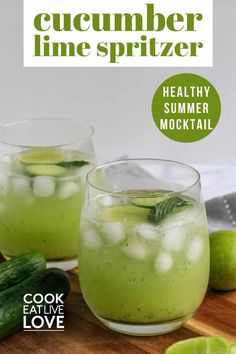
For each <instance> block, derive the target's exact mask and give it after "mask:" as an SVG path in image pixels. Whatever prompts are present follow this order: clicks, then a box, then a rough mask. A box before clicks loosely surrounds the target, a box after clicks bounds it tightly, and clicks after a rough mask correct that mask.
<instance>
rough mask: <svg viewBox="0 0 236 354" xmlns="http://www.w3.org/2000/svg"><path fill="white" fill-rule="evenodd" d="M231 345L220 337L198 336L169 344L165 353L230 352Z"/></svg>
mask: <svg viewBox="0 0 236 354" xmlns="http://www.w3.org/2000/svg"><path fill="white" fill-rule="evenodd" d="M230 350H231V345H230V343H229V342H228V341H227V340H226V339H224V338H222V337H198V338H192V339H187V340H184V341H181V342H177V343H175V344H173V345H171V346H170V347H169V348H168V349H167V350H166V351H165V354H230Z"/></svg>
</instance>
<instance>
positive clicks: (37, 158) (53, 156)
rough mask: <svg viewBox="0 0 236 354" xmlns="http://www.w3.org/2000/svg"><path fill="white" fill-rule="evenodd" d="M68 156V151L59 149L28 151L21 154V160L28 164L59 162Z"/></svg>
mask: <svg viewBox="0 0 236 354" xmlns="http://www.w3.org/2000/svg"><path fill="white" fill-rule="evenodd" d="M65 158H66V153H65V152H64V151H59V150H44V151H27V152H23V153H22V154H20V160H21V162H23V163H24V164H26V165H38V164H44V165H45V164H58V163H60V162H63V161H64V160H65Z"/></svg>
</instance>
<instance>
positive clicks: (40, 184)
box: [33, 176, 55, 197]
mask: <svg viewBox="0 0 236 354" xmlns="http://www.w3.org/2000/svg"><path fill="white" fill-rule="evenodd" d="M54 191H55V181H54V178H52V177H46V176H42V177H41V176H39V177H35V178H34V181H33V193H34V195H35V196H36V197H51V196H52V195H53V193H54Z"/></svg>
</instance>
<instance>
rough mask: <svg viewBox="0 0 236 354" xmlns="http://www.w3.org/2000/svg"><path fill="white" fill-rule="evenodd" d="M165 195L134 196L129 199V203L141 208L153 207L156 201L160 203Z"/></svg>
mask: <svg viewBox="0 0 236 354" xmlns="http://www.w3.org/2000/svg"><path fill="white" fill-rule="evenodd" d="M166 198H167V197H165V196H159V197H155V198H152V197H136V198H133V199H132V200H131V203H132V204H133V205H136V206H139V207H142V208H152V207H154V206H155V205H156V204H157V203H160V202H161V201H162V200H164V199H166Z"/></svg>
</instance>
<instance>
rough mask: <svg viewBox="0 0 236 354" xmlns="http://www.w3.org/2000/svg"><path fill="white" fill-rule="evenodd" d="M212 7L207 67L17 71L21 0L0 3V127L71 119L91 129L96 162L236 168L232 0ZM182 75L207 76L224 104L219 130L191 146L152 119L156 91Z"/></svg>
mask: <svg viewBox="0 0 236 354" xmlns="http://www.w3.org/2000/svg"><path fill="white" fill-rule="evenodd" d="M214 7H215V14H214V26H215V28H214V38H215V52H214V67H213V68H202V69H196V68H195V69H191V68H189V69H183V68H182V69H178V68H156V69H151V68H150V69H146V68H143V69H139V68H137V69H132V68H127V69H125V68H120V69H113V68H104V69H96V68H93V69H91V68H87V69H86V68H81V69H80V68H63V69H62V68H23V31H22V28H23V22H22V13H23V2H22V0H17V1H16V0H5V1H4V0H1V1H0V122H1V123H4V122H9V121H12V120H19V119H22V118H31V117H46V116H62V117H68V118H69V117H77V118H78V119H80V120H82V121H83V122H88V123H90V124H91V125H93V126H94V128H95V136H94V142H95V147H96V151H97V155H98V157H99V160H100V161H105V160H112V159H114V158H117V157H119V156H121V155H124V154H128V155H129V156H133V157H134V156H143V157H144V156H146V157H148V156H150V157H158V158H168V159H175V160H179V161H183V162H187V163H195V164H196V163H197V164H199V163H201V164H202V163H208V164H209V163H210V164H211V163H212V164H213V163H215V164H216V163H217V164H218V163H221V164H222V163H223V164H227V163H228V164H234V163H235V159H236V158H235V152H236V138H235V135H236V118H235V103H236V89H235V80H236V75H235V73H236V69H235V62H236V48H235V45H234V42H235V13H236V2H235V0H225V1H222V0H215V5H214ZM230 41H231V44H230ZM184 71H190V72H194V73H197V74H200V75H203V76H205V77H206V78H207V79H209V80H210V81H211V82H212V83H213V84H214V85H215V86H216V88H217V89H218V91H219V93H220V96H221V99H222V117H221V120H220V123H219V125H218V127H217V128H216V129H215V131H214V132H213V133H212V134H211V135H209V137H207V138H206V139H204V140H202V141H200V142H196V143H192V144H181V143H177V142H174V141H171V140H169V139H168V138H166V137H165V136H163V135H162V134H161V133H160V132H159V131H158V130H157V129H156V127H155V124H154V122H153V120H152V115H151V101H152V96H153V94H154V92H155V90H156V88H157V86H158V85H159V84H160V83H161V81H162V80H165V79H166V78H167V77H168V76H171V75H174V74H176V73H179V72H184ZM219 182H222V181H219Z"/></svg>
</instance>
